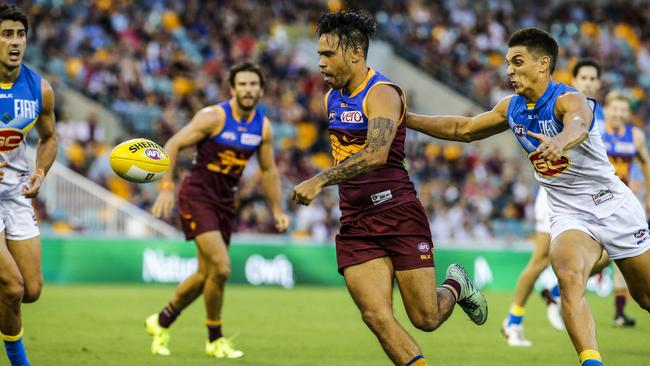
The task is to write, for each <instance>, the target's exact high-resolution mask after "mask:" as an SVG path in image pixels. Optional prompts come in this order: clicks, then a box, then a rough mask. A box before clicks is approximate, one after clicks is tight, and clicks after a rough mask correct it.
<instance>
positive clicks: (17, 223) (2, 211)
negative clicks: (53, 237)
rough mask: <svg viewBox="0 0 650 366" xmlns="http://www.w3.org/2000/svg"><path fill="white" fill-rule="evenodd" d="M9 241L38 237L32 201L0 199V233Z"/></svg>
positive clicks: (27, 199) (23, 198)
mask: <svg viewBox="0 0 650 366" xmlns="http://www.w3.org/2000/svg"><path fill="white" fill-rule="evenodd" d="M2 231H4V232H5V237H6V238H7V239H9V240H26V239H31V238H34V237H37V236H39V235H40V234H41V233H40V232H39V231H38V226H36V215H34V208H33V207H32V200H31V199H29V198H25V197H23V196H13V197H7V198H1V199H0V232H2Z"/></svg>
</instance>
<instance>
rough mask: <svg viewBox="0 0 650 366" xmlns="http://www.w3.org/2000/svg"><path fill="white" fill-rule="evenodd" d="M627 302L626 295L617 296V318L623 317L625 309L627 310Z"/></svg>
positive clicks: (615, 301)
mask: <svg viewBox="0 0 650 366" xmlns="http://www.w3.org/2000/svg"><path fill="white" fill-rule="evenodd" d="M626 302H627V298H626V297H625V295H616V299H615V300H614V304H616V318H618V317H619V316H622V315H623V309H625V303H626Z"/></svg>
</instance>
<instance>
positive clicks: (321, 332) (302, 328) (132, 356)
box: [0, 285, 650, 366]
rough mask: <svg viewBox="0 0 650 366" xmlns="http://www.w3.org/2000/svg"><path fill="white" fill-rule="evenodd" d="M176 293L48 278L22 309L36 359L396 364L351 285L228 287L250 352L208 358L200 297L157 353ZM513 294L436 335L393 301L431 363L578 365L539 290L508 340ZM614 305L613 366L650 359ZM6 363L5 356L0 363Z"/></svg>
mask: <svg viewBox="0 0 650 366" xmlns="http://www.w3.org/2000/svg"><path fill="white" fill-rule="evenodd" d="M173 291H174V287H172V286H157V285H151V286H144V285H141V286H137V285H134V286H109V285H98V286H60V285H46V287H45V290H44V292H43V296H42V297H41V299H40V300H39V302H38V303H36V304H30V305H25V306H24V307H23V313H24V323H25V324H24V325H25V334H26V336H25V343H26V347H27V350H28V353H29V356H30V359H31V360H32V363H33V365H36V366H39V365H44V366H57V365H66V366H71V365H73V366H76V365H84V366H91V365H102V366H109V365H120V366H132V365H133V366H135V365H137V366H144V365H161V366H167V365H192V366H194V365H216V364H219V365H239V366H268V365H310V366H311V365H323V366H325V365H327V366H361V365H364V366H366V365H390V362H389V361H388V360H387V358H386V356H385V355H384V353H383V351H382V350H381V348H380V347H379V345H378V343H377V341H376V340H375V338H374V336H373V335H372V334H371V333H370V331H369V330H368V329H366V327H365V325H364V324H363V323H362V322H361V320H360V318H359V315H358V312H357V310H356V308H355V307H354V305H353V303H352V301H351V299H350V298H349V296H348V294H347V292H346V290H345V289H344V288H315V287H300V288H296V289H292V290H284V289H279V288H254V287H244V286H241V287H237V286H231V287H228V288H227V292H226V305H225V311H224V319H225V325H224V331H225V332H226V335H227V336H228V335H233V333H238V334H239V335H238V338H237V340H236V341H237V342H236V344H237V345H238V346H239V347H240V348H241V349H242V350H244V351H245V352H246V356H245V357H244V358H243V359H240V360H215V359H209V358H207V357H206V356H204V353H203V347H204V342H205V337H206V330H205V327H204V326H203V319H204V312H203V302H202V299H199V300H198V301H197V302H196V303H194V304H193V305H192V306H190V307H189V308H188V309H187V310H186V311H185V312H184V313H183V314H182V315H181V317H180V318H179V320H178V321H177V322H176V323H175V324H174V326H173V327H172V339H171V343H170V347H171V349H172V352H173V354H172V355H171V356H170V357H166V358H163V357H154V356H152V355H151V354H150V353H149V340H150V338H149V336H148V335H146V334H145V332H144V327H143V323H144V318H145V317H146V316H147V315H149V314H151V313H153V312H155V311H158V310H160V308H161V307H162V306H163V305H164V304H166V302H167V301H168V299H169V297H170V296H171V295H172V293H173ZM511 296H512V295H511V294H510V293H489V294H488V299H489V301H490V319H489V320H488V322H487V323H486V324H485V325H484V326H482V327H478V326H475V325H473V324H472V323H470V322H469V320H467V318H466V317H465V314H464V313H463V312H462V311H461V310H460V309H459V308H456V311H455V312H454V314H453V316H452V317H451V319H450V320H449V321H448V322H447V323H445V324H444V325H443V326H442V327H441V328H440V329H439V330H437V331H436V332H434V333H424V332H421V331H418V330H416V329H415V328H414V327H413V326H411V325H410V323H408V321H407V318H406V316H405V314H404V310H403V306H402V304H401V301H400V299H399V295H398V294H396V296H395V308H396V311H397V313H398V317H399V319H400V321H402V323H403V324H404V325H405V326H406V328H407V330H408V331H409V332H410V333H411V334H412V335H414V337H415V338H416V340H417V341H418V342H419V344H420V346H421V347H422V349H423V351H424V354H425V356H426V357H427V360H428V361H429V363H430V364H432V365H449V366H452V365H453V366H469V365H472V366H479V365H480V366H483V365H544V366H548V365H577V364H578V363H577V357H576V355H575V353H574V351H573V348H572V346H571V344H570V341H569V338H568V336H567V335H566V334H565V333H560V332H556V331H554V330H552V329H551V327H550V326H549V325H548V324H547V322H546V318H545V307H544V306H543V304H542V302H541V300H540V299H539V298H538V297H536V296H535V297H533V298H532V299H531V301H530V303H529V306H528V308H527V317H526V321H525V324H526V332H527V335H528V337H529V338H530V339H531V340H532V341H533V342H534V343H535V344H534V347H533V348H529V349H513V348H509V347H508V346H507V345H506V344H505V341H504V339H503V338H502V336H501V334H500V332H499V326H500V323H501V321H502V320H503V318H504V316H505V313H506V311H507V307H508V304H509V302H510V300H511ZM612 302H613V299H612V298H611V297H610V298H599V297H595V296H590V297H589V303H590V305H591V307H592V310H593V311H594V314H595V317H596V321H597V326H598V331H599V333H598V336H599V337H598V340H599V342H600V348H601V353H602V354H603V356H604V357H605V361H606V362H607V363H606V364H607V365H626V366H642V365H650V349H649V348H648V335H650V317H649V316H648V314H647V313H644V312H642V311H641V309H640V308H639V307H638V306H637V305H636V304H635V303H632V304H630V305H628V309H629V310H628V312H629V313H630V315H632V316H633V317H635V318H636V319H637V321H638V324H637V327H636V328H634V329H617V328H613V327H612V325H611V316H612V311H613V309H612ZM5 364H7V362H6V358H4V355H2V359H0V365H5Z"/></svg>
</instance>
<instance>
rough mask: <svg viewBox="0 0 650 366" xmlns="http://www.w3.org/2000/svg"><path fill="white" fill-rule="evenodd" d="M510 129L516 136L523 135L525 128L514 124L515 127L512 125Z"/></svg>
mask: <svg viewBox="0 0 650 366" xmlns="http://www.w3.org/2000/svg"><path fill="white" fill-rule="evenodd" d="M512 130H513V131H514V132H515V135H517V136H523V135H525V134H526V128H525V127H524V126H522V125H515V127H513V128H512Z"/></svg>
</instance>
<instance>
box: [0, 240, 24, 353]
mask: <svg viewBox="0 0 650 366" xmlns="http://www.w3.org/2000/svg"><path fill="white" fill-rule="evenodd" d="M0 268H2V270H1V271H0V333H1V337H2V339H3V340H4V345H5V349H6V351H7V357H8V358H9V360H10V361H11V364H12V365H14V364H15V365H29V361H27V354H26V353H25V348H24V346H23V343H22V334H23V324H22V319H21V311H20V307H21V303H22V301H23V296H24V294H25V287H24V281H23V278H22V275H21V274H20V269H19V268H18V265H17V264H16V261H15V260H14V258H13V256H12V255H11V252H10V251H9V248H8V247H7V241H6V237H5V231H4V230H2V232H0Z"/></svg>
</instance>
